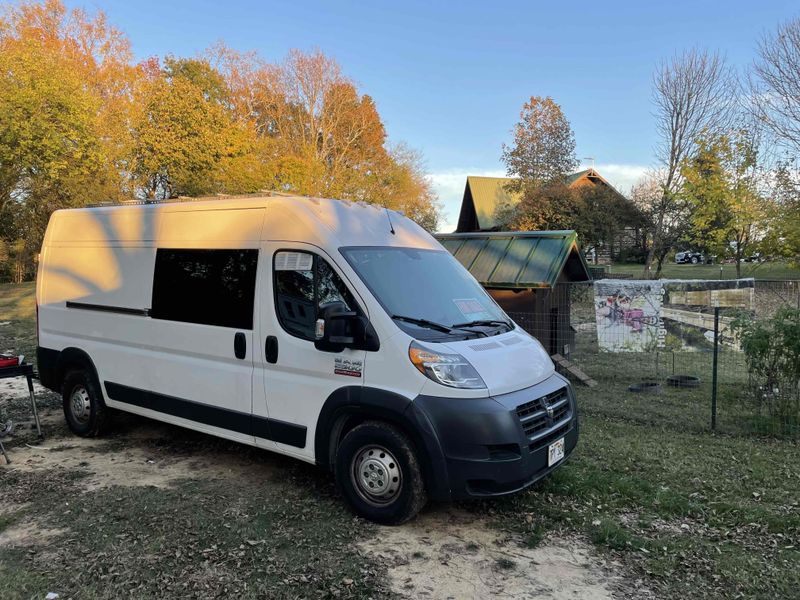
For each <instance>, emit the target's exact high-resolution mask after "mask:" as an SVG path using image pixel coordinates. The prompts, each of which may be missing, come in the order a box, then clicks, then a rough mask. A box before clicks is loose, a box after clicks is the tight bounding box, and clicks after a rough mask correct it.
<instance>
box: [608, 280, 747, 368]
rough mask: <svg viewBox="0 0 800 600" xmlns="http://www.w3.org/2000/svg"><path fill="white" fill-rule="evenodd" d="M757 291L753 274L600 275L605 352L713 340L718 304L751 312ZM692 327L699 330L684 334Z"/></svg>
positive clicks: (646, 350)
mask: <svg viewBox="0 0 800 600" xmlns="http://www.w3.org/2000/svg"><path fill="white" fill-rule="evenodd" d="M754 292H755V281H754V280H753V279H732V280H697V279H658V280H650V279H646V280H633V279H601V280H598V281H595V282H594V306H595V321H596V324H597V344H598V346H599V348H600V350H603V351H606V352H653V351H656V350H659V349H667V347H668V346H669V347H674V346H676V345H677V346H680V347H681V348H680V349H682V350H690V349H692V348H691V347H686V345H687V342H686V339H687V338H688V339H696V340H698V341H696V342H695V345H702V344H703V340H704V339H708V336H707V335H706V333H705V332H707V331H708V330H709V329H711V330H713V327H714V325H713V322H714V320H713V313H714V307H715V306H720V307H726V308H737V309H744V310H749V311H752V310H753V301H754ZM731 320H732V319H731V318H730V317H726V318H725V322H724V323H723V325H724V326H725V327H727V326H728V325H729V322H730V321H731ZM687 328H691V329H692V330H693V331H696V335H695V336H684V335H681V333H682V332H684V331H685V330H686V329H687ZM698 349H699V348H698Z"/></svg>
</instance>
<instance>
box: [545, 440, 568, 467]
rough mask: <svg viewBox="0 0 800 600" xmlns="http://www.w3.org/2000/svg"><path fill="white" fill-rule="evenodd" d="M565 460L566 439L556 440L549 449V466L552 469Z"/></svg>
mask: <svg viewBox="0 0 800 600" xmlns="http://www.w3.org/2000/svg"><path fill="white" fill-rule="evenodd" d="M562 458H564V438H561V439H560V440H556V441H555V442H553V443H552V444H550V446H549V447H548V448H547V466H548V467H552V466H553V465H554V464H556V463H557V462H558V461H560V460H561V459H562Z"/></svg>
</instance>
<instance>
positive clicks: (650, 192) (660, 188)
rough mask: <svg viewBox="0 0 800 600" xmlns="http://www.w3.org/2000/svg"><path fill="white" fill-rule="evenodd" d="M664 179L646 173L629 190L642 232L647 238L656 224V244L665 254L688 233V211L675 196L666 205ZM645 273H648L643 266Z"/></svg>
mask: <svg viewBox="0 0 800 600" xmlns="http://www.w3.org/2000/svg"><path fill="white" fill-rule="evenodd" d="M665 179H666V175H665V174H664V173H663V171H650V172H648V173H646V174H645V175H643V176H642V177H641V178H640V179H639V181H637V182H636V184H635V185H634V186H633V188H632V189H631V201H632V202H633V205H634V206H635V207H636V209H637V210H638V211H639V214H641V216H642V219H643V221H644V224H645V228H646V229H647V230H649V231H650V232H651V235H652V232H653V231H654V230H655V229H656V223H658V229H659V231H660V240H662V241H661V242H660V243H661V244H662V245H663V246H666V247H667V251H668V250H669V248H670V247H672V246H674V245H675V244H677V243H678V242H679V241H681V240H683V239H684V238H685V237H686V235H687V233H688V231H689V225H690V221H689V218H690V214H691V210H690V206H689V203H688V202H687V201H686V199H685V198H683V197H681V196H680V195H678V194H675V195H670V196H669V198H668V200H669V201H665V198H664V181H665ZM652 244H653V241H652V240H651V246H650V251H648V258H650V257H651V254H650V252H652V249H653V246H652ZM665 254H666V252H665ZM659 256H660V253H659ZM662 262H663V258H662ZM645 269H649V266H648V265H647V263H646V262H645ZM659 272H660V271H659Z"/></svg>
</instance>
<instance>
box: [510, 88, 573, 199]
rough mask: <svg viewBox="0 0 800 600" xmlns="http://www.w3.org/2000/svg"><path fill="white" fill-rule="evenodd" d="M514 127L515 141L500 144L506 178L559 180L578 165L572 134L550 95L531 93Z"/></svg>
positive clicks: (539, 181)
mask: <svg viewBox="0 0 800 600" xmlns="http://www.w3.org/2000/svg"><path fill="white" fill-rule="evenodd" d="M519 118H520V120H519V122H518V123H517V124H516V125H515V126H514V130H513V133H514V143H513V144H512V145H511V146H507V145H505V144H503V154H502V157H501V158H502V161H503V162H504V163H505V165H506V172H507V173H508V176H509V177H514V178H515V179H517V180H519V181H520V182H524V185H535V186H541V185H546V184H550V183H555V182H561V181H563V179H564V178H565V177H566V176H567V175H569V174H570V173H571V172H572V171H574V170H575V168H576V167H577V166H578V160H577V158H576V157H575V136H574V134H573V133H572V127H571V126H570V124H569V121H568V120H567V118H566V117H565V116H564V113H563V111H562V110H561V106H559V105H558V104H557V103H556V102H555V101H554V100H553V99H552V98H550V97H549V96H548V97H546V98H542V97H540V96H531V99H530V100H529V101H528V102H526V103H525V104H523V106H522V111H521V112H520V115H519Z"/></svg>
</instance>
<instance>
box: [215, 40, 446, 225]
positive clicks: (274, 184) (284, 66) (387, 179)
mask: <svg viewBox="0 0 800 600" xmlns="http://www.w3.org/2000/svg"><path fill="white" fill-rule="evenodd" d="M208 55H209V60H210V61H211V62H212V64H214V65H216V66H217V68H218V69H219V70H220V72H221V73H223V75H224V77H225V79H226V81H227V83H228V88H229V89H230V91H231V94H230V98H231V102H232V106H233V110H234V112H235V113H236V114H237V115H238V118H240V119H245V120H251V121H252V122H253V123H254V127H255V130H256V132H257V134H258V137H259V139H260V140H262V141H263V142H264V148H265V154H266V155H269V157H270V158H269V159H268V160H269V163H270V168H269V171H270V173H271V182H270V184H268V185H267V187H271V188H275V189H280V190H283V191H286V192H294V193H298V194H305V195H313V196H328V197H335V198H344V199H350V200H360V201H364V202H370V203H378V204H381V205H385V206H389V207H400V208H402V209H403V210H404V211H405V212H406V213H407V214H408V215H409V216H410V217H412V218H414V219H415V220H416V221H417V222H418V223H420V224H422V225H423V226H425V227H428V228H431V229H432V228H433V227H434V226H435V223H436V222H437V221H438V218H439V214H440V212H441V208H440V206H439V204H438V202H437V200H436V197H435V194H434V193H433V191H432V189H431V187H430V184H429V182H428V181H427V179H426V178H425V177H424V174H423V173H422V170H421V166H420V164H421V163H420V160H419V155H418V154H417V153H415V152H413V151H410V150H409V149H408V148H407V147H405V146H403V145H399V146H396V147H395V148H394V149H393V148H391V147H390V146H389V145H388V143H387V138H386V131H385V128H384V125H383V122H382V121H381V118H380V115H379V113H378V110H377V107H376V105H375V102H374V101H373V99H372V98H371V97H370V96H368V95H366V94H360V93H359V92H358V90H357V88H356V86H355V84H354V82H353V81H352V80H350V79H349V78H348V77H346V76H345V75H344V74H343V73H342V70H341V67H340V66H339V64H338V63H337V62H336V61H335V60H333V59H331V58H330V57H328V56H326V55H324V54H323V53H322V52H320V51H314V52H310V53H305V52H301V51H298V50H293V51H291V52H290V53H289V55H288V56H287V57H286V59H285V60H284V61H283V62H281V63H279V64H269V63H265V62H263V61H261V60H260V59H259V58H258V57H257V56H255V55H252V54H242V53H239V52H236V51H233V50H231V49H229V48H226V47H225V46H224V45H221V44H219V45H217V46H215V47H214V48H212V49H211V50H210V51H209V53H208Z"/></svg>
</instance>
